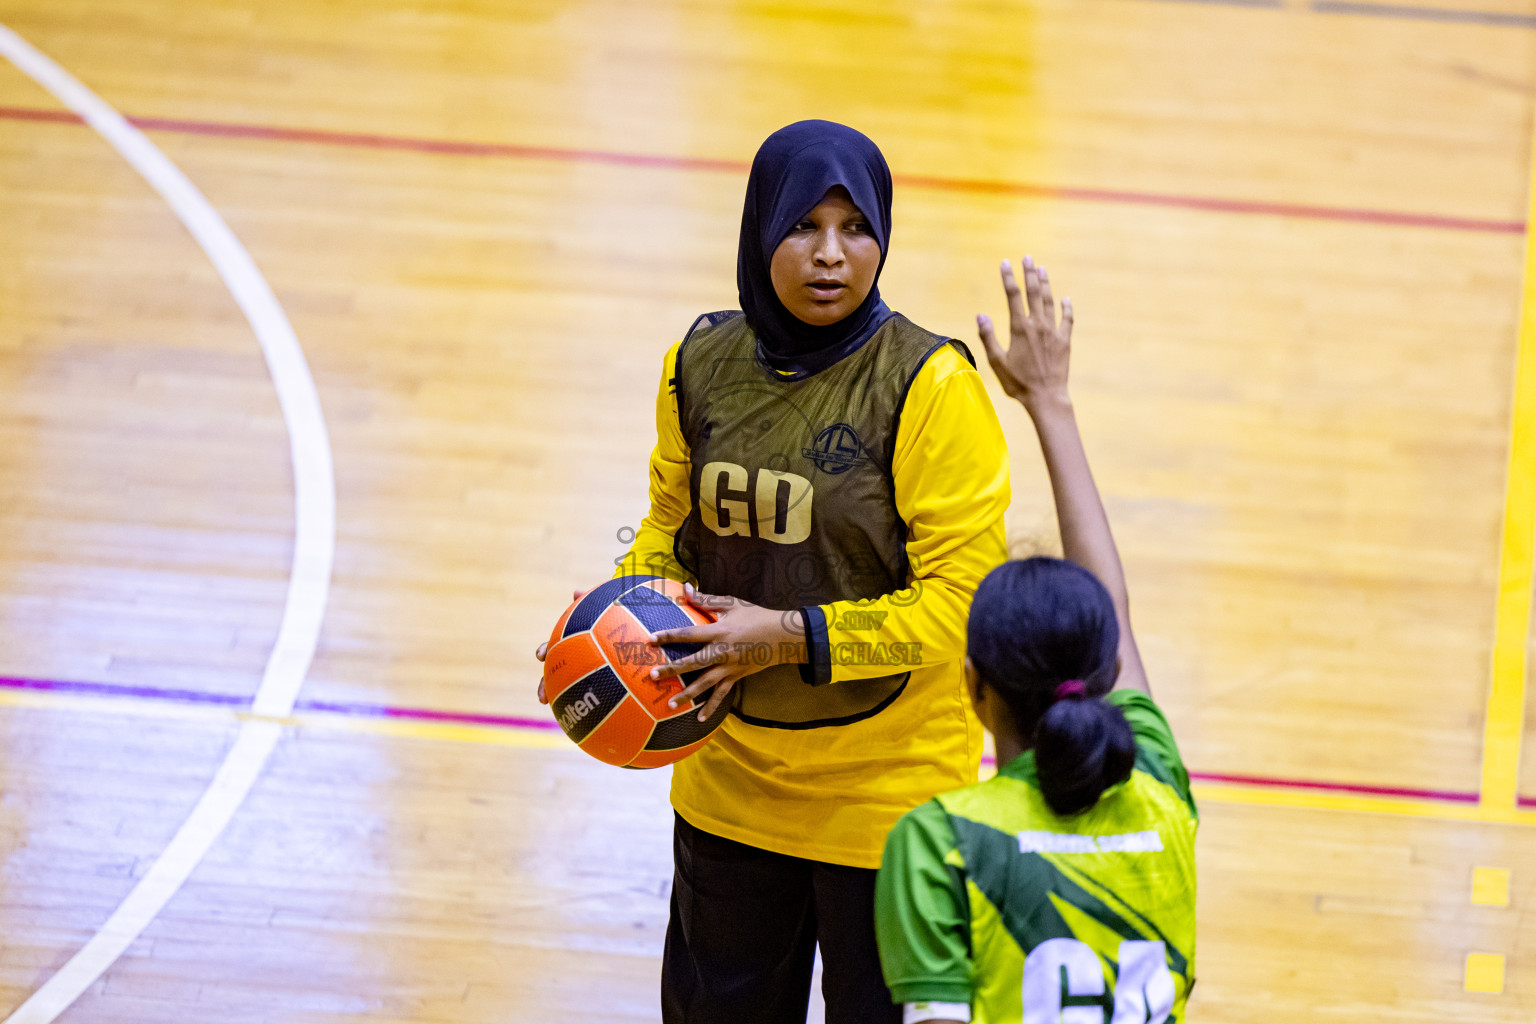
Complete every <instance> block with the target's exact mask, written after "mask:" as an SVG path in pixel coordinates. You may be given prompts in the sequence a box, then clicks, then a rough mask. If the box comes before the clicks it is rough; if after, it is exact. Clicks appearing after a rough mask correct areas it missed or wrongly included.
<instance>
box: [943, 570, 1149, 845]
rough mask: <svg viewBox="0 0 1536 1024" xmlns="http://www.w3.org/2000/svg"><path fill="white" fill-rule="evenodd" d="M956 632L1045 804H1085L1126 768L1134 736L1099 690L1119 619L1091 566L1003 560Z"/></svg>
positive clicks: (1106, 685) (1113, 668)
mask: <svg viewBox="0 0 1536 1024" xmlns="http://www.w3.org/2000/svg"><path fill="white" fill-rule="evenodd" d="M966 640H967V646H968V653H969V655H970V658H971V663H972V664H973V665H975V666H976V671H977V672H978V673H979V674H980V676H981V679H982V682H983V683H985V684H986V686H987V687H988V688H989V689H991V690H993V691H994V692H995V693H996V694H997V695H998V696H999V697H1001V698H1002V700H1003V702H1004V703H1005V704H1006V705H1007V706H1008V709H1009V710H1010V711H1011V712H1012V713H1013V718H1014V722H1015V724H1016V725H1017V726H1018V728H1019V730H1020V732H1021V733H1022V734H1023V738H1025V739H1027V740H1032V745H1033V747H1034V750H1035V771H1036V776H1037V778H1038V779H1039V782H1040V792H1041V794H1042V795H1043V796H1044V797H1045V802H1046V803H1047V804H1049V805H1050V808H1051V810H1053V811H1055V812H1056V813H1057V814H1060V815H1063V816H1065V815H1069V814H1076V813H1078V812H1079V811H1083V810H1086V809H1087V808H1089V807H1092V806H1093V805H1094V803H1096V802H1097V801H1098V799H1099V797H1100V796H1101V795H1102V794H1103V792H1104V791H1105V790H1106V789H1108V788H1109V787H1110V786H1113V785H1115V784H1116V783H1119V782H1123V781H1124V780H1125V779H1127V778H1129V777H1130V774H1131V769H1132V767H1133V766H1134V765H1135V763H1136V740H1135V737H1134V736H1133V735H1132V733H1131V727H1130V725H1129V724H1128V723H1127V722H1126V720H1125V716H1124V715H1122V714H1121V713H1120V709H1119V708H1117V707H1115V706H1114V705H1112V704H1108V703H1106V702H1105V701H1103V700H1101V699H1100V698H1102V697H1103V696H1104V695H1105V694H1107V693H1108V692H1109V691H1110V689H1111V688H1112V687H1113V686H1114V684H1115V676H1116V674H1117V673H1118V671H1119V662H1118V651H1119V647H1120V627H1119V625H1118V624H1117V622H1116V621H1115V608H1114V604H1113V602H1111V601H1110V597H1109V592H1108V591H1106V590H1105V589H1104V585H1103V584H1102V583H1100V582H1099V581H1098V579H1097V578H1096V577H1095V576H1094V575H1093V574H1092V573H1090V572H1089V571H1088V570H1086V569H1084V568H1082V567H1081V566H1079V565H1074V564H1073V563H1071V562H1065V561H1062V560H1061V559H1058V558H1027V559H1024V560H1022V561H1013V562H1005V563H1003V564H1002V565H1000V566H998V567H997V568H996V569H993V570H992V571H991V572H990V573H988V574H987V578H986V579H984V580H982V581H981V586H979V587H977V588H976V597H975V600H974V601H973V602H972V604H971V617H970V623H969V626H968V627H967V637H966ZM1063 684H1068V685H1066V686H1063ZM1058 691H1060V695H1059V696H1058Z"/></svg>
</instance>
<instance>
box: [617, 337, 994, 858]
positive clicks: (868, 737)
mask: <svg viewBox="0 0 1536 1024" xmlns="http://www.w3.org/2000/svg"><path fill="white" fill-rule="evenodd" d="M676 359H677V346H676V345H674V346H672V348H671V349H669V350H668V352H667V354H666V357H665V359H664V361H663V364H662V374H661V387H660V389H659V390H658V392H657V396H656V435H657V441H656V448H655V451H654V452H653V453H652V455H651V480H650V499H651V508H650V513H649V514H648V515H647V516H646V517H645V518H644V520H642V522H641V524H640V529H639V530H638V531H637V533H636V536H635V541H634V544H633V546H632V547H631V548H630V551H629V553H628V554H627V555H626V556H625V558H624V560H623V562H622V563H621V566H620V569H619V572H620V573H624V572H651V573H656V574H658V575H663V576H668V577H670V578H672V579H677V580H685V581H689V582H693V577H692V576H691V575H690V574H689V573H688V572H687V570H686V569H684V568H683V567H682V566H681V565H679V564H678V562H677V560H676V558H675V556H674V554H673V537H674V535H675V534H676V533H677V531H678V529H679V528H680V527H681V526H682V524H683V520H684V519H686V518H687V516H688V512H689V506H690V500H691V499H690V494H689V486H688V481H689V475H690V465H689V452H688V446H687V443H686V442H685V441H684V438H683V435H682V429H681V427H680V425H679V420H678V410H677V399H676V395H675V393H674V392H673V389H672V388H671V387H670V386H669V385H670V382H671V379H672V375H673V368H674V366H676ZM891 473H892V477H893V478H894V483H895V497H896V507H897V511H898V512H899V513H900V515H901V518H902V520H903V521H904V522H905V523H906V524H907V540H906V551H907V558H908V562H909V563H910V565H911V568H912V574H913V578H912V579H911V580H910V581H909V585H908V587H906V588H905V589H903V590H899V591H897V592H895V593H892V594H887V595H885V596H883V597H879V598H875V599H872V600H864V601H835V602H832V603H830V604H826V605H821V606H819V607H817V608H811V609H807V613H808V616H809V618H810V620H811V622H810V629H809V630H808V632H809V634H810V637H811V641H812V642H811V645H810V646H811V650H810V666H811V667H810V669H809V670H808V671H809V672H810V673H812V674H813V675H815V676H816V677H817V681H818V682H820V681H824V680H826V679H828V678H830V681H831V684H832V685H836V684H837V682H838V681H839V680H845V679H860V678H871V677H875V676H882V675H886V674H888V673H889V672H891V671H892V666H891V665H889V664H878V663H872V662H873V661H874V659H871V658H870V657H869V651H870V648H869V647H868V646H865V645H870V644H874V643H877V642H878V643H880V644H883V645H885V647H884V649H885V650H892V649H899V650H904V651H916V652H918V657H919V662H918V664H917V665H916V666H915V667H913V668H912V675H911V679H910V681H909V682H908V684H907V688H906V690H905V692H903V694H902V695H901V697H900V698H899V699H898V700H896V701H895V702H894V703H893V704H892V705H891V706H890V707H888V708H886V709H885V710H884V711H882V712H880V713H879V714H877V715H874V716H872V717H870V718H868V719H865V720H863V721H858V722H854V723H851V724H848V725H842V726H834V727H828V728H820V729H804V730H794V729H776V728H768V727H763V726H756V725H750V724H748V723H746V722H743V721H741V720H740V719H739V718H737V717H735V716H730V717H728V718H727V719H726V721H725V724H724V725H722V726H721V728H720V729H719V731H718V732H717V733H716V734H715V737H714V738H713V739H712V740H711V741H710V742H709V743H708V744H707V745H706V746H705V747H703V748H702V749H701V750H699V751H698V752H697V753H695V754H693V755H692V756H691V757H688V758H685V759H684V760H682V761H680V762H678V764H677V765H676V766H675V767H674V769H673V776H672V805H673V807H675V808H676V809H677V812H678V813H679V814H681V815H682V816H683V818H685V819H686V820H687V821H688V822H689V823H691V824H692V825H694V826H695V827H697V828H700V829H703V830H704V831H706V832H710V833H712V834H714V835H719V836H724V837H725V838H728V839H734V840H736V841H738V842H742V843H747V844H749V845H751V846H755V847H758V848H759V849H765V850H772V851H775V852H778V853H784V854H788V855H790V856H795V857H805V858H808V859H811V860H818V861H824V862H828V863H834V864H847V865H852V866H855V867H867V868H873V867H878V866H879V865H880V855H881V850H882V848H883V846H884V843H885V836H886V833H887V832H889V831H890V829H891V826H892V825H894V824H895V823H896V819H898V818H899V817H901V816H902V815H903V814H905V813H906V812H907V811H909V810H911V809H912V808H913V807H916V806H917V805H918V804H920V803H922V802H924V801H925V800H928V799H930V798H931V797H933V796H934V795H936V794H938V793H941V792H945V791H947V790H951V789H955V788H958V787H960V786H964V785H968V784H970V783H972V782H974V781H976V775H977V770H978V768H979V766H980V760H981V738H982V732H981V726H980V724H979V723H978V722H977V721H976V718H975V715H974V714H973V713H972V712H971V709H970V703H969V699H968V698H967V696H966V693H965V676H964V671H963V667H962V666H963V660H964V656H965V623H966V616H967V614H968V613H969V610H970V604H971V596H972V595H973V594H974V593H975V590H976V587H977V585H978V584H979V583H980V582H981V579H982V577H983V576H985V575H986V574H987V572H988V571H990V570H991V569H992V568H993V567H994V566H996V565H998V564H999V563H1001V562H1002V561H1003V560H1004V559H1005V558H1006V557H1007V547H1006V541H1005V536H1004V528H1003V513H1004V511H1005V510H1006V509H1007V507H1008V502H1009V497H1010V494H1009V483H1008V449H1007V442H1006V440H1005V439H1004V437H1003V432H1002V427H1001V426H1000V425H999V423H998V420H997V413H996V411H995V410H994V409H993V408H992V402H991V400H990V399H989V398H988V397H987V392H986V388H985V387H984V386H983V384H982V380H981V375H980V374H979V373H977V372H976V370H975V368H974V367H972V366H971V365H970V364H969V363H968V362H966V360H965V358H964V357H963V356H961V355H960V353H958V352H957V351H956V350H955V349H954V348H953V347H952V346H946V347H944V348H942V349H941V350H939V351H937V352H935V353H934V355H933V356H932V357H931V358H929V359H928V361H927V362H926V363H925V364H924V365H923V367H922V368H921V370H919V372H918V374H917V377H916V378H915V379H914V381H913V383H912V387H911V389H910V391H908V393H907V396H906V400H905V403H904V405H903V406H902V410H901V418H900V423H899V425H898V428H897V433H896V446H895V453H894V456H893V458H892V461H891ZM849 611H855V612H858V613H873V614H855V615H854V616H848V615H847V613H848V612H849ZM875 622H878V623H879V625H878V626H872V623H875ZM896 644H902V645H915V646H904V647H903V648H894V645H896ZM898 670H899V667H898Z"/></svg>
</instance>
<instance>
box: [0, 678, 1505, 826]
mask: <svg viewBox="0 0 1536 1024" xmlns="http://www.w3.org/2000/svg"><path fill="white" fill-rule="evenodd" d="M0 690H41V691H48V692H53V693H78V694H89V695H93V696H101V697H118V698H135V699H141V700H157V701H167V702H171V703H180V704H213V705H218V706H221V707H232V708H245V707H248V706H249V705H250V698H249V697H244V696H239V695H236V694H227V693H206V692H203V691H199V690H181V689H170V688H167V687H159V686H134V685H129V686H124V685H119V684H116V683H81V682H66V681H62V680H55V679H24V678H19V677H15V676H0ZM294 710H295V711H316V712H320V713H322V714H333V715H345V716H347V717H349V718H386V719H402V720H406V721H414V722H444V723H450V724H453V725H479V726H487V727H490V728H493V729H536V730H540V731H543V732H551V731H555V730H557V729H559V725H558V724H557V723H556V722H555V721H554V720H553V719H551V718H524V717H521V716H519V715H491V714H482V713H479V712H470V711H439V710H436V709H434V708H410V707H401V706H399V705H395V704H372V703H368V702H365V701H326V700H301V701H299V702H298V703H297V704H295V705H294ZM985 760H986V763H988V764H991V763H993V760H992V758H990V757H988V758H986V759H985ZM1189 777H1190V778H1191V779H1192V780H1194V781H1196V782H1217V783H1228V784H1234V785H1246V786H1266V787H1270V788H1276V789H1304V790H1312V791H1316V792H1325V793H1354V794H1361V795H1366V796H1383V797H1406V798H1410V799H1415V800H1430V801H1436V802H1439V803H1458V804H1467V803H1472V804H1475V803H1477V801H1478V795H1477V794H1476V793H1465V792H1460V791H1457V790H1448V789H1410V788H1404V787H1400V786H1366V785H1357V784H1354V783H1347V782H1313V781H1310V780H1306V779H1282V778H1276V777H1273V776H1268V775H1234V774H1228V773H1223V772H1190V773H1189ZM1519 804H1520V806H1521V807H1536V797H1521V798H1520V801H1519Z"/></svg>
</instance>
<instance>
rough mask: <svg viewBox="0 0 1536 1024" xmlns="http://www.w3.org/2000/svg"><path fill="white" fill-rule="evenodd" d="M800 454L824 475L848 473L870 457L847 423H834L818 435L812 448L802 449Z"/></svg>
mask: <svg viewBox="0 0 1536 1024" xmlns="http://www.w3.org/2000/svg"><path fill="white" fill-rule="evenodd" d="M800 454H801V455H804V456H805V457H806V458H808V459H810V460H811V461H812V462H814V463H815V464H816V468H817V469H819V470H821V471H822V472H823V473H830V474H832V475H834V476H835V475H837V474H838V473H846V472H848V471H849V470H850V469H852V468H853V467H854V466H856V465H858V464H859V463H860V462H866V461H868V459H869V456H868V455H867V454H865V452H864V444H863V442H862V441H860V440H859V435H858V434H856V433H855V432H854V429H853V428H852V427H850V426H849V425H848V424H846V423H834V424H832V425H831V426H830V427H828V428H826V429H825V430H823V431H822V432H821V433H819V434H817V435H816V441H815V443H814V444H813V445H812V447H810V448H802V449H801V450H800Z"/></svg>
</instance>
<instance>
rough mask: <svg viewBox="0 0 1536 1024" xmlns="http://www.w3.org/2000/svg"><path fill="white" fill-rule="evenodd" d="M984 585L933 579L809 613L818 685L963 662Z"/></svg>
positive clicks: (809, 659)
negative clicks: (974, 600) (974, 605)
mask: <svg viewBox="0 0 1536 1024" xmlns="http://www.w3.org/2000/svg"><path fill="white" fill-rule="evenodd" d="M988 539H990V538H988ZM1000 560H1001V559H999V561H1000ZM979 580H980V577H979V576H978V577H977V579H976V580H975V581H972V582H970V583H969V585H961V584H960V583H957V582H955V581H951V580H948V579H945V578H943V577H940V576H930V577H928V578H926V579H919V580H916V581H914V582H913V585H912V586H910V587H907V588H906V589H904V590H898V591H896V592H895V593H893V594H886V595H884V596H883V597H879V598H875V599H874V600H869V601H834V602H832V603H830V604H824V605H819V606H817V607H815V608H808V609H806V612H807V614H808V616H809V618H810V620H811V627H812V628H811V629H810V630H808V631H807V633H808V636H809V639H810V641H811V642H810V644H809V648H808V651H807V662H808V664H809V665H810V666H811V668H812V670H813V671H814V672H815V675H816V681H817V682H827V681H831V682H838V681H841V680H848V679H872V678H874V677H876V676H884V675H890V674H892V673H895V672H905V671H908V670H910V669H913V668H918V667H920V666H922V665H936V664H939V663H941V662H944V661H954V660H956V659H958V658H961V657H963V656H964V655H965V619H966V615H967V614H968V612H969V611H970V606H971V596H972V595H973V594H974V593H975V591H976V583H977V582H979Z"/></svg>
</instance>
